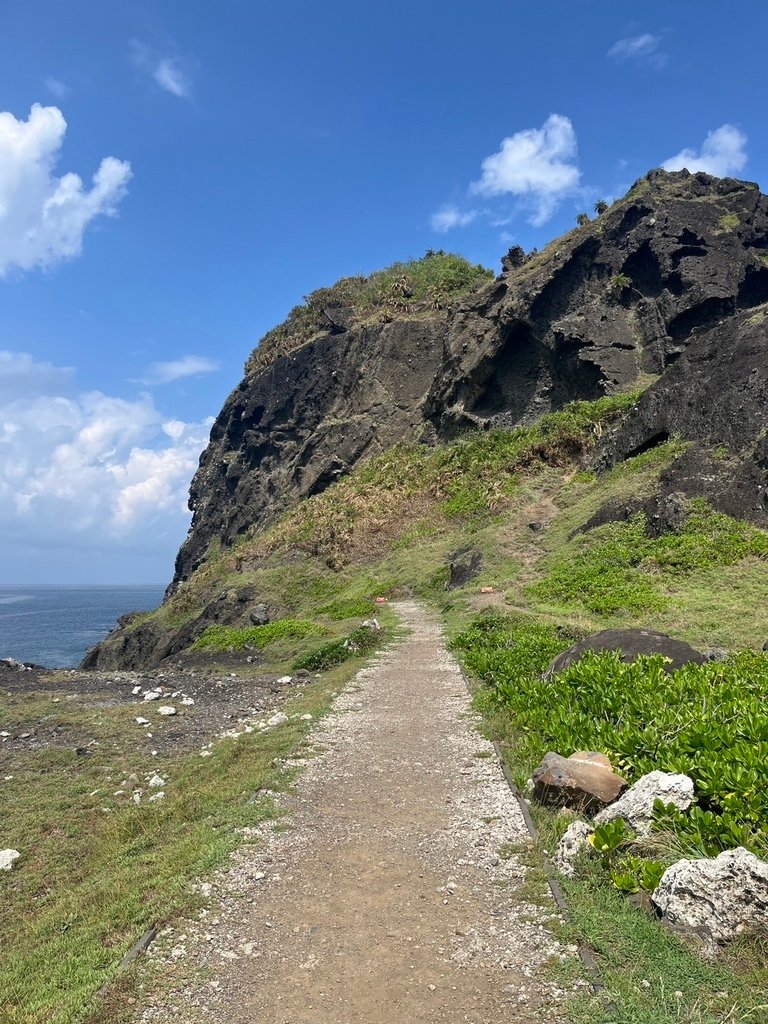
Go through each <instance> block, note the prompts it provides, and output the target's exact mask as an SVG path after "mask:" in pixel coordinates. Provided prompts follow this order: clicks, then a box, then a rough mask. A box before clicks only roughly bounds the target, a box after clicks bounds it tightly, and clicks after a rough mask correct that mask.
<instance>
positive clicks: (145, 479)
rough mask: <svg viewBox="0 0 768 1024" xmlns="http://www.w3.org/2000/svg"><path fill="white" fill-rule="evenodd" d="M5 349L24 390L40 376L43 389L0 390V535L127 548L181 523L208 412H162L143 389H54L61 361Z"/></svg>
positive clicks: (63, 371) (35, 384)
mask: <svg viewBox="0 0 768 1024" xmlns="http://www.w3.org/2000/svg"><path fill="white" fill-rule="evenodd" d="M4 355H6V356H8V357H9V358H6V359H5V360H4V364H0V365H11V364H12V365H14V366H16V367H17V368H18V373H17V377H19V378H22V377H23V375H24V374H23V368H24V367H26V369H27V376H28V378H29V381H30V382H31V384H30V386H28V387H26V388H23V387H22V393H25V394H27V395H29V394H30V393H31V392H32V391H33V390H35V389H36V388H37V389H38V390H39V389H40V383H41V381H42V380H48V381H49V383H50V384H51V388H50V389H49V390H48V391H47V392H46V393H42V394H37V395H35V396H34V397H32V398H29V397H26V398H20V397H18V396H8V395H4V394H1V393H0V536H6V537H14V538H16V539H17V540H19V541H20V542H24V543H29V544H33V545H43V546H51V547H54V546H56V545H57V544H58V545H66V544H67V543H68V542H69V540H72V541H73V542H77V543H78V544H79V545H82V546H91V547H94V548H96V547H99V546H103V545H104V544H105V543H110V542H114V543H116V544H120V545H121V546H124V547H129V548H130V547H131V546H135V547H140V546H141V545H143V544H144V543H145V540H146V538H147V537H148V536H150V535H154V533H156V532H157V531H166V530H167V529H168V528H171V529H172V530H176V531H179V530H180V529H181V528H182V527H183V526H184V525H185V524H186V522H187V521H188V519H189V513H188V512H187V510H186V501H187V490H188V486H189V481H190V478H191V476H192V474H193V473H194V471H195V469H196V468H197V464H198V458H199V455H200V452H201V450H202V448H203V447H204V446H205V444H206V442H207V440H208V434H209V430H210V425H211V422H212V421H211V420H205V421H203V422H201V423H185V422H183V421H181V420H169V419H168V418H167V417H166V416H163V415H162V413H161V412H160V411H159V410H158V409H157V408H156V407H155V405H154V403H153V401H152V399H151V398H150V396H149V395H142V396H140V397H139V398H137V399H125V398H118V397H114V396H110V395H105V394H102V393H100V392H88V393H82V394H74V395H72V396H66V395H60V394H57V392H56V389H55V388H56V385H57V384H58V383H61V381H62V380H69V374H70V371H69V370H68V369H67V368H57V367H53V366H51V364H49V363H39V362H37V361H35V360H34V359H32V358H31V357H30V356H27V355H23V354H21V355H20V354H14V353H6V354H4ZM14 360H15V362H13V361H14ZM57 371H58V372H59V373H60V374H62V375H63V376H61V377H60V378H59V379H58V380H57V379H56V377H55V372H57Z"/></svg>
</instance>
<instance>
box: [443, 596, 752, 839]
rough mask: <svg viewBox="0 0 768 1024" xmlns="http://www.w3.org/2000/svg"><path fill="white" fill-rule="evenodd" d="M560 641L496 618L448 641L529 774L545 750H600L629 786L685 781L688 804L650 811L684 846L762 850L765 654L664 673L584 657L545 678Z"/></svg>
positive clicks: (529, 625)
mask: <svg viewBox="0 0 768 1024" xmlns="http://www.w3.org/2000/svg"><path fill="white" fill-rule="evenodd" d="M568 642H569V641H568V639H566V638H565V637H564V636H563V634H562V633H558V631H557V629H555V628H554V627H550V626H545V625H542V624H540V623H533V622H530V621H529V620H527V619H513V618H507V617H498V616H497V617H493V618H490V619H485V620H483V619H481V620H479V621H478V622H476V623H475V624H474V625H473V626H472V627H471V628H470V629H469V630H467V631H466V632H464V633H462V634H461V635H460V636H459V637H458V638H457V640H456V641H455V646H456V648H457V649H458V650H459V651H461V652H463V656H464V658H465V660H466V663H467V666H468V667H469V668H470V669H471V670H472V671H473V672H475V673H476V674H477V675H478V676H480V677H481V678H482V679H483V680H484V682H485V683H486V684H487V688H486V689H485V692H484V696H483V698H482V699H485V700H488V701H489V702H490V703H491V704H492V705H494V706H495V707H496V708H497V709H500V710H502V711H503V712H504V713H506V714H508V715H509V716H510V717H511V719H512V723H513V727H514V729H515V731H516V733H517V734H518V736H519V751H518V752H519V754H520V756H521V757H522V758H524V759H525V760H527V761H528V762H529V763H530V766H531V767H533V766H534V764H535V763H536V761H537V760H539V759H540V758H541V757H542V756H543V754H544V753H546V751H547V750H557V751H559V752H560V753H561V754H563V755H566V756H567V755H568V754H571V753H573V752H574V751H576V750H599V751H602V752H603V753H604V754H606V755H607V756H608V757H609V758H610V759H611V761H612V763H613V764H614V765H615V766H617V768H618V769H619V770H620V771H621V772H623V773H624V774H625V775H626V777H627V778H628V780H629V781H634V780H636V779H637V778H639V777H640V776H641V775H644V774H645V773H647V772H650V771H653V770H655V769H659V770H661V771H668V772H683V773H684V774H686V775H690V777H691V778H692V779H693V781H694V784H695V788H696V804H695V805H694V807H693V808H692V809H691V810H690V811H689V812H687V813H680V812H678V811H666V810H663V809H661V808H659V814H658V824H659V826H660V827H663V828H665V829H668V830H671V831H672V832H674V833H675V834H676V835H677V837H678V840H679V843H680V845H681V846H682V848H683V849H685V850H687V851H689V852H692V853H698V854H706V855H714V854H716V853H718V852H719V851H721V850H723V849H728V848H731V847H734V846H745V847H747V848H748V849H752V850H754V851H755V852H758V853H761V854H763V855H764V854H765V853H766V852H768V655H766V654H763V653H757V652H754V651H742V652H741V653H739V654H735V655H733V656H732V657H731V658H730V659H729V660H728V661H726V662H711V663H707V664H704V665H693V664H691V665H686V666H684V667H683V668H680V669H678V670H676V671H673V672H670V673H665V671H664V660H663V658H661V657H660V656H654V657H644V658H638V659H637V661H635V662H633V663H632V664H629V665H627V664H624V663H623V662H622V661H621V660H620V657H619V655H618V654H617V653H615V652H602V653H599V654H598V653H588V654H586V655H584V656H583V657H582V658H580V659H579V661H578V662H576V664H574V665H572V666H571V667H570V668H568V669H566V670H565V671H563V672H561V673H559V674H558V675H557V676H556V677H555V678H554V679H552V680H548V681H543V680H542V679H541V672H542V671H543V669H544V668H545V667H546V665H547V664H548V663H549V661H550V660H551V658H552V657H554V655H555V654H557V653H558V652H559V651H560V650H562V649H563V648H564V647H566V646H567V645H568Z"/></svg>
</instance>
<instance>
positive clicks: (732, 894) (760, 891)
mask: <svg viewBox="0 0 768 1024" xmlns="http://www.w3.org/2000/svg"><path fill="white" fill-rule="evenodd" d="M651 899H652V900H653V902H654V903H655V904H656V906H657V907H658V908H659V910H660V911H661V913H662V915H663V916H664V917H665V918H666V919H667V920H668V921H669V922H670V923H671V924H673V925H676V926H678V927H681V928H685V929H690V930H691V931H694V930H702V929H703V930H705V931H706V933H708V934H709V935H711V936H712V938H713V939H714V940H715V941H716V942H727V941H728V940H729V939H733V938H735V937H736V936H737V935H740V934H741V933H742V932H745V931H751V930H753V929H764V928H766V927H768V863H766V862H765V861H764V860H759V859H758V858H757V857H756V856H755V855H754V854H753V853H750V852H749V851H748V850H745V849H744V847H743V846H739V847H738V848H737V849H735V850H726V851H725V852H724V853H721V854H719V856H717V857H714V858H711V859H707V860H679V861H677V863H676V864H673V865H672V866H671V867H670V868H667V870H666V871H665V872H664V874H663V875H662V878H661V882H660V883H659V885H658V888H657V889H656V891H655V892H654V894H653V896H652V897H651Z"/></svg>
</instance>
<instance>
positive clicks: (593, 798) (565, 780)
mask: <svg viewBox="0 0 768 1024" xmlns="http://www.w3.org/2000/svg"><path fill="white" fill-rule="evenodd" d="M625 786H626V780H625V779H623V778H622V777H621V776H620V775H617V774H616V773H615V772H614V770H613V768H612V767H611V762H610V761H609V760H608V758H607V757H606V756H605V755H604V754H599V753H595V752H594V751H588V752H587V751H577V753H575V754H571V756H570V757H563V756H562V755H561V754H555V753H549V754H546V755H545V756H544V759H543V761H542V762H541V764H540V765H539V767H538V768H537V769H536V771H535V772H534V773H533V796H534V799H536V800H538V801H539V802H540V803H544V804H556V805H559V806H565V807H575V808H577V809H578V810H581V811H589V812H592V811H595V810H598V809H599V808H601V807H604V806H605V805H606V804H610V803H611V802H612V801H614V800H615V799H616V797H617V796H618V795H619V794H620V793H621V791H622V790H623V789H624V787H625Z"/></svg>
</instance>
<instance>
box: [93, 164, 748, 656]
mask: <svg viewBox="0 0 768 1024" xmlns="http://www.w3.org/2000/svg"><path fill="white" fill-rule="evenodd" d="M502 264H503V270H502V273H501V275H500V276H499V277H498V278H497V279H496V280H495V281H492V282H490V283H488V284H483V285H481V286H480V287H478V288H477V289H476V290H474V291H473V292H471V293H470V294H469V295H468V296H467V297H465V298H464V299H463V300H462V301H460V302H459V303H458V304H457V305H455V306H454V307H452V308H449V309H448V310H439V309H434V310H432V311H431V312H428V311H426V310H422V311H421V314H420V315H419V316H412V315H410V314H402V315H401V314H400V313H396V314H393V316H394V317H395V318H394V319H393V320H392V321H391V322H389V323H372V322H371V323H369V322H355V320H354V317H353V315H352V311H351V310H350V309H349V308H347V307H342V306H339V307H338V308H337V307H335V306H334V307H332V308H331V307H330V306H329V307H328V309H327V310H326V311H325V320H326V321H327V323H326V324H324V326H323V328H322V329H321V332H320V333H318V334H316V335H315V336H314V337H312V338H311V339H309V340H307V341H306V342H305V343H304V344H302V345H300V346H299V347H297V348H294V349H293V350H292V351H290V352H289V353H288V354H284V355H276V356H275V358H274V359H273V361H272V362H271V363H270V364H269V365H267V366H266V367H261V368H258V369H253V370H252V371H251V372H249V373H248V375H247V376H246V377H245V379H244V380H243V381H242V382H241V384H239V385H238V387H237V388H236V389H235V390H234V391H233V392H232V394H231V395H230V397H229V398H228V399H227V402H226V404H225V406H224V408H223V410H222V412H221V414H220V415H219V417H218V418H217V420H216V422H215V424H214V426H213V429H212V431H211V440H210V444H209V446H208V448H207V449H206V451H205V452H204V453H203V455H202V457H201V460H200V467H199V469H198V472H197V474H196V475H195V478H194V480H193V482H192V487H191V491H190V507H191V508H192V510H193V513H194V515H193V521H192V526H191V528H190V532H189V535H188V537H187V539H186V541H185V542H184V544H183V546H182V548H181V550H180V552H179V555H178V558H177V562H176V573H175V577H174V581H173V583H172V585H171V591H172V592H173V591H175V590H176V589H177V588H178V586H179V585H180V584H181V583H183V582H184V581H185V580H187V579H188V578H189V577H190V576H191V575H192V573H193V572H194V571H195V569H196V568H197V567H198V566H200V565H201V564H202V563H203V562H204V561H205V558H206V554H207V552H208V550H209V549H210V547H211V545H221V547H222V548H224V549H226V548H227V547H228V546H229V545H231V544H232V543H233V542H234V541H235V540H236V539H237V538H238V537H241V536H243V535H244V534H246V533H247V532H248V531H249V530H250V529H251V528H253V527H260V526H263V525H265V524H267V523H268V522H269V521H270V520H272V519H274V518H276V517H277V516H278V515H280V514H281V513H282V512H283V511H284V510H285V509H286V508H287V507H289V506H290V505H291V504H293V503H295V502H296V501H298V500H299V499H300V498H302V497H306V496H310V495H313V494H317V493H319V492H321V491H322V490H324V489H325V488H326V487H328V486H329V485H330V484H332V483H333V482H334V481H336V480H338V479H339V478H340V477H341V476H343V475H344V474H345V473H347V472H349V471H350V470H351V469H353V468H354V467H355V466H356V465H357V464H358V463H360V462H361V461H362V460H364V459H366V458H369V457H370V456H372V455H375V454H377V453H379V452H382V451H384V450H386V449H387V448H389V447H391V446H392V445H393V444H395V443H396V442H398V441H400V440H403V439H406V438H407V439H414V438H419V439H422V440H424V441H427V442H430V441H434V440H435V439H438V438H440V439H447V438H451V437H454V436H456V435H457V434H459V433H461V432H462V431H464V430H467V429H473V428H475V429H485V428H489V427H494V426H501V427H503V426H513V425H517V424H527V423H531V422H534V421H535V420H537V419H538V418H539V417H540V416H541V415H543V414H544V413H547V412H550V411H552V410H557V409H561V408H563V406H565V405H566V404H567V403H568V402H569V401H571V400H575V399H594V398H598V397H602V396H603V395H605V394H606V393H611V392H614V391H616V390H618V389H621V388H624V387H626V386H628V385H632V384H633V383H634V382H637V381H638V380H644V381H647V379H648V376H649V375H651V376H656V377H658V379H657V380H656V382H655V383H654V384H653V385H652V386H651V387H650V388H649V389H648V390H647V391H646V392H645V393H644V394H643V395H642V397H641V398H640V399H639V400H638V402H637V404H636V406H635V407H634V409H632V410H631V411H630V412H629V413H628V414H627V415H626V417H625V418H624V420H623V422H622V423H621V424H620V425H619V427H618V429H616V430H615V431H614V432H612V433H610V434H609V435H607V436H606V437H605V438H603V439H602V441H601V443H600V444H599V446H598V451H597V453H596V456H595V468H596V469H597V470H598V471H601V470H605V469H608V468H609V467H611V466H613V465H616V464H617V463H618V462H620V461H622V460H624V459H627V458H629V457H632V456H634V455H638V454H640V453H642V452H644V451H647V450H649V449H650V448H652V447H653V446H655V445H658V444H659V443H661V442H663V441H665V440H666V439H668V438H669V437H671V436H673V435H679V436H680V437H682V438H684V439H685V440H688V441H691V442H694V444H693V446H692V447H691V448H689V450H688V451H686V453H685V454H684V455H683V456H681V457H680V458H678V459H677V460H676V461H675V462H674V463H673V464H672V465H671V466H670V467H669V468H668V469H666V470H665V471H664V473H663V474H662V477H661V484H660V488H659V491H658V493H657V494H656V495H655V496H654V497H653V498H652V499H651V500H650V502H646V503H644V504H642V505H637V504H636V505H634V506H633V505H632V503H631V502H630V503H629V504H628V505H625V506H624V507H623V508H622V507H619V508H606V509H603V510H601V512H600V513H599V516H603V520H602V521H607V518H608V517H613V518H616V517H621V516H623V515H629V514H631V513H632V511H638V510H642V511H645V512H646V514H647V517H648V529H649V532H653V531H656V532H658V533H661V532H664V531H668V530H675V529H679V528H680V523H681V522H682V520H683V518H684V515H685V508H686V499H687V498H690V497H693V496H702V497H705V498H707V499H708V500H710V501H711V503H712V504H713V505H714V506H715V507H716V508H719V509H722V510H723V511H726V512H729V513H730V514H732V515H735V516H739V517H745V516H746V517H749V518H752V519H753V520H754V521H755V522H757V523H759V524H760V525H763V526H768V498H767V497H766V476H767V475H768V435H767V433H766V432H767V431H768V386H767V385H766V372H767V368H768V359H767V358H766V356H767V355H768V352H766V337H767V334H766V324H767V323H768V319H767V317H768V198H767V197H766V196H763V195H762V194H761V193H760V191H759V189H758V187H757V186H756V185H754V184H750V183H749V182H743V181H736V180H733V179H729V178H725V179H719V178H713V177H710V176H708V175H706V174H689V173H688V172H687V171H679V172H674V173H668V172H664V171H653V172H651V174H649V175H648V176H647V177H645V178H643V179H641V180H640V181H638V182H637V183H636V184H635V186H634V187H633V188H632V190H631V191H630V192H629V194H628V195H627V196H626V197H625V198H624V199H622V200H620V201H619V202H617V203H615V204H614V205H613V206H612V207H611V208H610V209H609V210H608V211H607V212H606V213H604V214H603V215H601V216H600V217H598V218H596V219H595V220H593V221H591V222H590V223H588V224H587V225H585V226H583V227H579V228H576V229H574V230H573V231H571V232H569V233H568V234H567V235H564V236H563V237H562V238H560V239H558V240H556V241H554V242H553V243H551V244H550V245H549V246H547V247H546V249H544V250H543V251H541V252H538V253H531V254H529V255H526V254H525V253H523V252H522V250H519V249H513V250H510V252H509V253H508V255H507V256H506V257H505V258H504V260H503V261H502ZM627 282H628V283H627ZM251 366H255V362H254V361H252V362H251ZM593 525H594V524H593ZM531 528H532V529H535V528H536V527H535V525H534V524H532V527H531ZM215 599H217V596H216V595H215V594H214V593H207V594H206V596H205V600H207V601H209V602H213V601H214V600H215ZM254 600H257V598H256V597H255V595H254ZM228 603H229V598H228V597H227V596H226V595H225V597H224V598H223V600H222V607H220V608H219V609H218V611H217V609H216V608H215V607H214V608H211V607H210V605H209V607H206V608H205V609H204V611H203V613H201V614H200V615H198V616H196V617H195V618H192V619H190V620H189V621H187V622H186V623H184V624H183V625H182V626H180V627H174V628H173V629H169V628H168V627H165V628H163V627H161V626H159V625H158V624H157V622H156V621H153V620H150V621H149V622H146V623H144V622H138V623H136V622H135V621H134V622H131V623H129V624H128V625H127V626H125V627H124V628H121V629H118V630H116V631H115V633H114V634H112V635H111V636H110V637H109V639H108V641H106V644H107V645H108V646H109V648H110V651H111V653H109V654H108V655H107V654H104V655H103V656H104V657H108V658H109V660H110V664H113V665H121V664H122V665H128V664H130V665H141V664H157V662H158V660H160V659H161V658H162V657H166V656H168V654H170V653H174V652H176V651H179V650H181V649H183V645H185V644H186V645H188V644H189V643H191V642H192V641H193V640H194V639H195V637H196V636H198V635H199V634H200V632H202V630H203V629H204V628H205V627H206V625H207V624H209V623H210V622H227V623H239V622H240V621H241V619H242V621H243V622H244V623H246V624H247V623H248V621H249V620H248V616H247V614H246V612H247V610H248V609H247V608H246V607H245V605H241V604H240V602H239V601H235V603H234V605H233V607H232V608H231V609H228V608H227V607H226V606H227V605H228ZM241 612H242V613H243V614H242V615H241ZM217 615H218V617H217ZM243 615H244V618H243ZM180 645H181V646H180ZM121 647H122V648H123V650H122V653H120V648H121ZM100 657H101V655H100V654H99V653H95V654H92V655H89V658H88V659H87V663H94V664H95V663H97V662H98V663H99V664H102V662H101V661H100V660H99V659H100ZM94 658H95V659H96V661H94V660H93V659H94ZM121 659H127V660H121ZM142 659H149V660H142Z"/></svg>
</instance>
